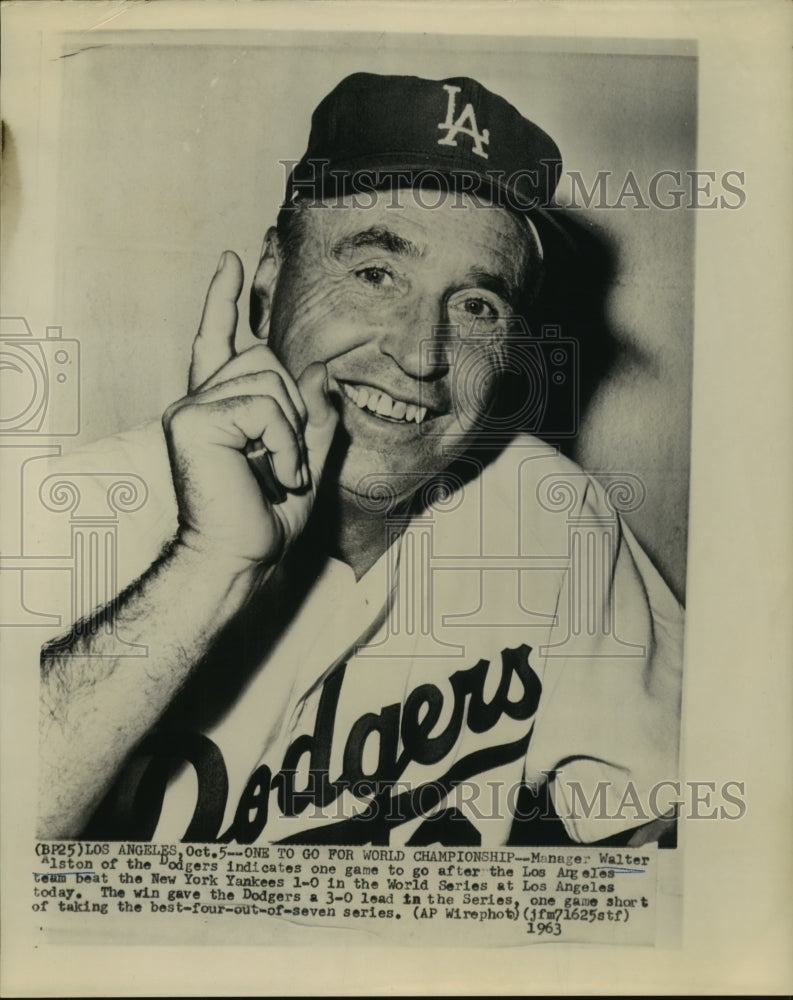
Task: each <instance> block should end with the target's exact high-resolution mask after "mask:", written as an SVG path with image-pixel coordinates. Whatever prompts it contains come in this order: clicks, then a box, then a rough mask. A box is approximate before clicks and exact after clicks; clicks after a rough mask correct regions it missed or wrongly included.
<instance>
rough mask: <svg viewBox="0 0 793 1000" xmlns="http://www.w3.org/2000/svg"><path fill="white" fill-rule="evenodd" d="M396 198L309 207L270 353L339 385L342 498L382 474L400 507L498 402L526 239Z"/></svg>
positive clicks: (518, 232) (489, 218)
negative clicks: (324, 371) (321, 370)
mask: <svg viewBox="0 0 793 1000" xmlns="http://www.w3.org/2000/svg"><path fill="white" fill-rule="evenodd" d="M398 195H399V197H398V198H395V193H394V192H390V191H384V192H379V193H378V195H377V198H376V203H375V204H374V206H373V207H371V208H368V207H367V208H363V207H358V206H354V205H352V204H349V203H348V204H343V205H333V206H326V207H317V206H312V207H310V208H307V209H305V213H306V215H307V217H308V218H307V221H306V227H305V234H304V239H303V241H302V243H301V245H300V249H299V251H298V252H297V253H296V254H295V255H294V256H293V258H292V259H290V260H289V261H288V262H287V263H285V264H283V265H282V267H281V270H280V273H279V275H278V278H277V284H276V289H275V294H274V297H273V303H272V315H271V321H270V334H269V343H270V346H271V347H272V349H273V350H274V352H275V353H276V354H277V355H278V357H279V358H280V359H281V361H282V362H283V363H284V365H285V366H286V367H287V369H288V370H289V371H290V373H291V374H292V375H293V376H295V377H297V376H299V375H300V373H301V372H302V371H303V369H304V368H305V367H306V365H308V364H310V363H311V362H312V361H323V362H325V364H326V365H327V367H328V371H329V373H330V374H331V376H333V378H335V379H336V380H337V381H338V383H339V385H340V387H341V390H342V393H341V419H342V423H343V425H344V429H345V431H346V437H347V438H348V441H347V448H346V454H345V456H344V458H343V461H342V464H341V471H340V479H339V482H340V485H341V487H342V489H343V490H346V491H351V492H353V493H358V494H364V493H366V492H367V489H366V487H367V484H368V486H369V488H371V484H372V479H373V477H378V476H379V478H380V481H384V482H387V484H388V486H389V488H390V490H393V491H394V492H395V494H396V495H397V496H398V497H400V498H402V497H407V496H409V495H410V494H411V493H413V492H414V491H415V489H416V488H417V487H418V486H420V485H421V483H423V482H424V481H426V479H427V477H428V475H430V474H432V473H433V472H438V471H440V470H442V469H443V468H445V467H446V466H448V465H449V464H450V462H451V461H452V460H453V459H454V458H455V457H456V456H457V455H460V454H462V453H463V452H464V451H465V450H466V446H467V445H468V444H470V442H471V440H472V439H473V437H474V436H475V433H476V430H477V426H478V425H479V424H480V423H481V420H482V418H483V417H484V416H485V415H486V413H487V411H488V409H489V408H490V407H491V405H492V402H493V398H494V393H495V389H496V383H497V377H498V373H499V370H500V369H501V368H502V367H503V360H504V348H505V342H506V337H507V332H508V327H509V322H508V321H509V317H510V315H512V314H513V313H514V311H515V305H516V303H517V301H518V298H519V293H520V288H521V285H522V282H523V277H524V275H523V271H524V268H525V266H526V261H527V260H528V259H529V256H530V254H529V239H530V237H529V235H528V233H527V231H526V230H524V229H523V226H522V224H521V222H520V221H519V220H518V219H515V218H513V216H512V215H510V214H509V213H508V212H506V211H505V210H503V209H500V208H496V207H483V206H482V205H481V204H479V205H477V204H475V203H474V202H472V201H470V200H468V199H467V198H462V199H461V198H460V197H454V196H449V197H446V198H444V199H442V200H441V203H440V204H438V206H437V207H433V208H428V207H424V206H423V205H422V204H421V203H420V202H419V201H418V200H417V199H415V198H414V197H412V192H411V191H399V192H398ZM438 197H439V195H438V194H437V193H436V194H434V195H433V197H432V199H430V198H429V196H428V197H427V198H426V199H425V201H426V203H427V204H428V205H429V204H432V205H435V203H436V202H437V200H438ZM395 202H398V204H399V205H400V206H401V207H399V208H396V207H394V203H395ZM389 206H391V207H389ZM450 325H451V326H452V327H454V326H457V327H458V328H459V332H457V333H454V332H453V331H451V332H450V330H449V329H448V328H449V326H450ZM439 327H441V329H440V330H439V329H438V328H439ZM364 477H366V480H365V481H364Z"/></svg>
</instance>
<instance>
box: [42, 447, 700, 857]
mask: <svg viewBox="0 0 793 1000" xmlns="http://www.w3.org/2000/svg"><path fill="white" fill-rule="evenodd" d="M111 456H112V461H111ZM111 464H112V468H113V473H114V474H119V475H120V474H122V473H124V474H132V476H133V477H136V478H137V477H139V480H140V482H143V483H145V492H146V498H145V502H144V503H142V504H139V505H138V509H136V510H134V511H133V510H131V509H130V512H129V513H123V514H120V515H119V516H118V518H117V528H116V530H115V538H116V542H117V557H114V558H117V560H118V571H117V573H116V586H121V585H122V584H124V583H126V582H127V581H128V580H130V579H132V578H134V576H135V575H137V574H139V573H140V572H142V571H143V570H144V569H145V568H146V566H147V565H148V564H149V563H150V562H151V561H152V559H153V558H154V557H155V556H156V554H157V553H158V551H159V549H160V548H161V546H162V545H163V543H164V542H165V541H167V539H168V538H169V537H170V536H171V535H172V533H173V530H174V528H175V503H174V499H173V489H172V485H171V482H170V477H169V473H168V464H167V459H166V457H165V449H164V442H163V440H162V434H161V431H160V430H159V428H158V427H156V428H155V427H149V428H146V429H142V430H139V431H135V432H130V433H129V434H126V435H120V436H118V437H117V438H115V439H109V441H108V442H103V443H102V444H100V445H97V446H95V447H93V448H89V449H84V450H83V451H82V452H80V453H76V454H75V455H73V456H71V457H69V458H66V459H63V460H61V461H60V467H61V468H63V469H66V470H70V472H69V471H67V472H66V473H65V475H66V477H68V475H69V474H71V475H72V476H73V477H74V478H76V479H77V478H79V482H80V484H81V487H82V488H83V490H84V491H85V492H86V493H88V491H89V487H88V483H89V482H95V481H96V480H97V479H102V477H103V476H104V478H105V479H106V478H107V474H108V470H109V469H110V467H111ZM479 465H481V463H479ZM477 472H478V474H475V473H477ZM50 478H51V476H50ZM102 488H105V487H102ZM631 488H634V493H633V495H632V496H631V495H629V494H630V490H631ZM639 489H640V484H638V483H635V482H634V483H631V482H630V477H628V481H626V482H622V483H612V484H609V483H608V482H606V485H605V486H603V485H601V484H598V483H597V482H595V481H594V480H593V479H591V478H590V477H588V476H586V475H585V474H584V473H583V472H582V471H581V470H580V469H579V468H578V467H577V466H576V465H575V464H574V463H572V462H570V461H569V460H567V459H565V458H563V457H561V456H560V455H559V454H558V453H557V452H556V450H555V449H553V448H551V447H550V446H548V445H546V444H544V443H542V442H539V441H538V440H536V439H534V438H531V437H528V436H524V437H521V438H518V439H517V440H516V441H515V443H514V444H513V445H511V446H510V447H507V448H506V449H505V450H504V451H503V452H502V454H501V455H500V456H499V457H498V458H497V459H496V460H495V461H493V462H491V463H490V464H488V465H486V466H485V467H484V468H481V469H480V468H479V466H478V464H477V462H476V459H475V458H474V459H472V465H471V467H470V468H469V470H468V474H467V475H464V476H461V477H460V478H456V477H455V475H447V476H446V477H444V479H443V482H442V483H441V484H440V485H439V484H435V485H434V486H432V487H428V496H427V497H426V500H427V501H428V502H427V504H426V508H425V509H424V510H423V511H422V513H420V514H418V515H415V516H414V517H412V518H411V519H410V520H409V521H408V522H407V523H400V522H399V521H398V520H397V519H395V518H393V517H392V518H390V519H389V518H386V530H388V531H389V533H390V534H389V542H390V544H389V546H388V548H387V550H386V552H385V554H384V555H383V556H382V558H381V559H380V560H379V562H378V563H377V564H376V565H375V566H374V567H372V569H371V570H370V571H369V572H368V573H367V574H366V575H365V576H364V577H363V578H362V579H361V580H359V581H356V579H355V577H354V574H353V573H352V570H351V569H350V567H348V566H347V565H345V564H344V563H341V562H339V561H337V560H334V559H330V558H324V557H319V556H317V555H316V553H313V554H310V555H309V556H307V555H306V553H301V552H300V548H299V547H298V548H297V549H296V550H295V552H294V553H293V554H292V555H291V556H290V557H289V558H288V559H287V560H286V561H285V563H284V564H283V566H282V567H281V568H280V570H279V571H278V572H277V573H276V575H275V576H274V577H273V578H271V580H270V581H269V582H268V584H267V585H266V587H265V589H264V590H263V591H262V593H261V594H257V595H256V597H255V599H254V600H253V601H252V602H251V604H250V606H249V607H248V608H246V609H245V611H244V612H243V613H242V614H241V615H240V616H239V617H238V619H237V620H236V621H235V622H234V623H233V624H232V625H231V626H230V627H229V628H228V629H226V631H225V633H224V634H223V635H222V636H221V637H220V639H219V641H218V643H217V644H216V647H215V648H214V650H213V654H212V657H211V658H210V661H209V662H208V663H206V664H203V665H202V666H201V668H200V669H199V670H198V671H197V673H196V674H195V675H194V677H193V679H192V681H191V682H190V683H189V684H188V686H187V688H186V689H185V691H184V692H183V694H182V695H181V696H180V697H179V699H177V701H176V702H175V703H174V705H172V707H171V709H170V710H169V711H168V712H167V713H166V715H165V717H164V718H163V719H162V720H161V722H160V723H159V724H158V726H157V727H156V729H155V730H154V731H153V732H152V733H151V734H150V735H149V736H148V737H147V738H146V739H145V740H144V741H143V742H142V743H141V745H140V746H139V747H138V748H137V749H136V750H135V751H134V752H133V754H132V755H131V756H130V758H129V760H128V762H127V764H126V765H125V767H124V768H123V769H122V771H121V773H120V775H119V778H118V781H117V782H116V785H115V786H114V788H113V789H112V790H111V792H110V794H109V795H108V797H107V799H106V801H105V803H104V804H103V806H102V808H101V809H100V812H99V814H98V816H97V817H96V819H95V821H94V822H93V823H92V824H91V825H89V827H88V829H87V830H86V832H85V835H86V836H97V837H102V838H108V839H153V840H157V841H169V840H191V841H229V842H231V841H235V842H239V843H252V842H254V841H259V840H261V841H274V842H282V843H285V842H290V843H298V842H304V843H312V844H321V843H332V844H375V845H406V844H409V845H424V844H436V843H437V844H444V845H480V846H489V845H502V844H509V843H519V842H521V837H522V836H523V833H522V831H524V830H525V829H526V827H525V824H526V823H527V822H529V821H530V820H532V819H537V818H539V819H540V821H542V819H543V817H544V816H546V817H547V816H548V815H549V814H552V813H554V812H555V813H556V814H557V815H558V817H559V818H561V821H562V823H563V824H564V828H565V831H566V834H567V836H568V837H570V838H572V839H573V840H575V841H582V842H592V841H596V840H602V839H604V838H607V837H609V836H612V835H613V834H615V833H617V832H619V831H620V830H624V829H627V828H630V827H633V826H637V825H639V824H641V823H642V822H644V821H646V820H647V819H653V818H655V817H656V816H658V815H659V814H660V812H662V811H664V809H665V808H666V805H667V803H666V802H665V800H664V799H663V796H662V795H660V796H659V794H658V790H659V786H661V785H662V783H664V782H671V781H673V780H674V779H675V778H676V776H677V753H678V726H679V710H680V670H681V659H682V610H681V608H680V606H679V604H678V603H677V601H676V600H675V599H674V598H673V597H672V595H671V593H670V592H669V591H668V589H667V587H666V585H665V584H664V583H663V581H662V580H661V578H660V577H659V575H658V574H657V572H656V571H655V569H654V568H653V566H652V565H651V564H650V562H649V560H648V559H647V557H646V556H645V555H644V553H643V552H642V550H641V548H640V547H639V545H638V544H637V542H636V540H635V539H634V537H633V535H632V534H631V532H630V530H629V529H628V528H627V527H626V525H625V524H624V523H623V522H622V520H621V518H620V517H619V514H618V509H619V508H620V507H621V506H622V507H623V508H625V507H626V506H627V508H628V509H630V505H631V503H637V502H640V500H641V497H640V496H639V495H638V493H637V490H639ZM141 492H143V491H141ZM371 502H372V503H377V496H376V494H373V496H372V498H371ZM130 506H132V507H134V504H132V505H129V504H128V507H130ZM175 611H177V612H178V609H175ZM118 639H119V642H120V643H123V635H122V636H119V637H118ZM144 652H145V651H144ZM127 654H128V655H130V656H134V655H136V651H135V650H134V649H129V650H128V651H127ZM549 802H550V803H552V805H553V810H551V809H550V808H549ZM549 822H550V820H549ZM556 822H557V824H558V820H557V821H556Z"/></svg>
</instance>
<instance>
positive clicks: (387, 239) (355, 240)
mask: <svg viewBox="0 0 793 1000" xmlns="http://www.w3.org/2000/svg"><path fill="white" fill-rule="evenodd" d="M367 247H375V248H377V249H379V250H384V251H385V252H386V253H392V254H398V255H400V256H402V257H421V255H422V251H421V250H420V249H419V247H417V246H416V244H415V243H412V242H411V241H410V240H406V239H405V238H404V237H403V236H397V234H396V233H395V232H392V231H391V230H390V229H384V228H383V227H381V226H371V227H370V228H369V229H363V230H361V231H360V232H358V233H351V234H350V235H349V236H342V238H341V239H340V240H337V241H336V242H335V243H334V244H333V246H332V247H331V254H332V255H333V257H336V258H339V257H342V256H343V255H344V254H346V253H350V252H351V251H352V250H362V249H365V248H367Z"/></svg>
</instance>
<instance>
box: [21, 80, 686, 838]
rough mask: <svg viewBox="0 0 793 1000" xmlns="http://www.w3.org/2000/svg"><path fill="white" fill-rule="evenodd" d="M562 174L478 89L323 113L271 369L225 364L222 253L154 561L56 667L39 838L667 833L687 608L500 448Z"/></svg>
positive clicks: (77, 633) (446, 89)
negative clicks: (508, 380) (666, 792)
mask: <svg viewBox="0 0 793 1000" xmlns="http://www.w3.org/2000/svg"><path fill="white" fill-rule="evenodd" d="M558 168H559V154H558V150H557V149H556V146H555V144H554V143H553V142H552V140H551V139H550V138H549V137H548V136H547V135H546V134H545V133H544V132H543V131H542V130H541V129H539V128H538V127H537V126H536V125H534V124H533V123H531V122H529V121H528V120H527V119H525V118H523V117H522V116H521V115H520V114H519V113H518V112H517V111H516V110H515V109H514V108H513V107H512V106H511V105H509V104H508V103H507V102H506V101H504V100H503V99H502V98H500V97H497V96H496V95H494V94H492V93H490V92H489V91H487V90H486V89H485V88H483V87H482V86H481V85H480V84H478V83H476V82H475V81H472V80H467V79H463V78H459V79H454V80H447V81H431V80H419V79H417V78H414V77H377V76H371V75H368V74H356V75H355V76H353V77H349V78H347V79H346V80H344V81H342V83H340V84H339V86H338V87H337V88H336V89H335V90H334V91H333V92H332V93H331V94H330V95H328V97H327V98H325V100H324V101H323V102H322V103H321V104H320V105H319V107H318V108H317V110H316V112H315V114H314V118H313V121H312V129H311V136H310V139H309V147H308V150H307V152H306V155H305V156H304V157H303V159H302V160H301V161H300V162H299V163H297V164H295V166H294V170H293V171H292V173H291V176H290V179H289V183H288V186H287V196H286V200H285V203H284V206H283V208H282V210H281V213H280V215H279V219H278V223H277V226H275V227H273V228H272V229H270V230H268V232H267V234H266V236H265V240H264V247H263V251H262V255H261V260H260V261H259V264H258V268H257V270H256V273H255V276H254V279H253V285H252V293H251V328H252V330H253V332H254V334H255V335H256V336H257V337H258V338H259V339H260V340H261V341H262V343H261V344H259V345H257V346H255V347H253V348H251V349H249V350H247V351H244V352H241V353H235V333H236V326H237V300H238V298H239V295H240V292H241V289H242V285H243V270H242V265H241V263H240V261H239V259H238V258H237V257H236V255H235V254H233V253H231V252H229V251H226V252H225V253H224V254H223V255H222V257H221V260H220V264H219V266H218V270H217V273H216V274H215V276H214V278H213V279H212V282H211V284H210V288H209V291H208V294H207V298H206V303H205V307H204V313H203V317H202V320H201V325H200V329H199V331H198V334H197V336H196V339H195V343H194V347H193V357H192V364H191V369H190V380H189V392H188V394H187V395H186V396H185V397H184V398H183V399H180V400H179V401H177V402H176V403H174V404H173V405H172V406H171V407H169V409H168V411H167V412H166V414H165V416H164V419H163V428H164V445H165V448H167V455H168V459H169V468H170V479H169V481H168V482H166V483H164V484H163V483H161V484H160V486H159V487H157V488H155V486H154V485H153V484H154V483H156V475H155V476H153V477H152V476H151V475H148V474H147V476H148V478H147V481H148V482H149V483H150V491H151V493H152V495H153V496H156V497H157V500H158V510H159V511H160V512H161V513H160V514H159V516H158V517H157V518H156V519H155V524H154V527H153V529H152V532H151V537H150V539H148V540H147V541H146V543H145V544H144V545H143V549H144V550H145V549H146V547H147V546H152V545H153V542H154V541H155V540H156V542H157V546H160V545H161V546H162V548H161V550H160V551H159V554H158V555H157V557H156V558H155V559H154V560H153V562H152V564H151V566H149V568H148V569H146V570H145V572H143V573H142V575H141V576H140V577H139V578H138V579H137V580H135V581H134V582H133V583H132V584H131V585H130V586H129V587H128V588H127V589H125V590H124V591H123V592H122V593H121V594H120V595H118V597H116V598H115V599H114V600H112V601H111V602H110V603H109V604H108V605H107V606H106V607H104V608H97V609H96V611H95V613H94V615H93V617H92V618H91V619H90V620H89V621H87V622H82V623H78V624H77V625H76V626H75V627H74V629H73V630H72V632H71V633H70V634H69V635H68V636H66V637H64V638H62V639H60V640H58V641H56V642H54V643H52V644H50V646H48V647H47V648H45V650H44V653H43V658H42V663H43V667H42V729H41V733H42V751H41V753H42V782H41V788H42V802H41V830H40V833H41V835H42V836H46V837H61V836H77V835H82V836H88V837H103V838H113V839H150V838H156V839H157V840H169V839H185V840H193V841H196V840H200V841H236V842H240V843H250V842H252V841H254V840H257V839H259V838H261V839H263V840H276V841H280V842H300V841H304V842H311V843H336V844H341V843H350V844H352V843H373V844H397V843H401V844H429V843H442V844H503V843H520V842H522V841H524V840H525V839H526V838H527V837H534V838H535V839H536V838H537V836H538V835H537V834H536V833H532V834H530V833H527V830H528V829H529V827H528V826H527V822H528V821H530V820H532V819H535V818H537V815H538V813H539V815H540V818H541V819H542V818H543V817H544V818H546V819H547V818H548V816H549V815H551V814H554V815H555V814H558V816H559V817H561V820H562V824H563V827H564V830H563V831H562V829H561V827H560V826H559V823H558V821H557V820H555V821H553V822H552V821H551V820H550V819H548V822H547V823H546V825H545V828H544V832H543V833H541V834H540V835H539V837H540V839H545V840H546V842H550V841H552V840H553V836H562V837H565V838H572V839H574V840H583V841H595V840H602V839H604V838H606V837H609V836H612V835H615V834H617V833H620V832H621V831H625V830H631V829H632V828H634V827H639V826H642V825H643V824H646V823H647V821H648V820H653V819H655V818H657V817H658V816H660V815H661V814H662V812H663V811H664V807H663V806H662V803H661V800H659V798H658V796H657V794H656V792H657V785H658V783H659V782H662V781H668V780H669V779H671V778H674V776H675V773H676V756H677V722H678V711H679V674H680V646H681V637H682V623H681V613H680V609H679V606H678V605H677V602H676V601H675V600H674V598H672V596H671V594H670V593H669V592H668V591H667V589H666V587H665V586H664V584H663V583H662V581H661V580H660V577H658V575H657V573H656V572H655V570H654V569H653V567H652V566H651V565H650V563H649V562H648V560H647V559H646V557H645V556H644V554H643V553H642V552H641V550H640V548H639V547H638V545H637V544H636V542H635V540H634V539H633V537H632V536H631V534H630V532H629V531H628V529H627V528H625V526H624V525H622V523H621V521H620V519H619V517H618V516H617V514H616V513H615V510H614V506H613V504H610V502H609V495H608V493H607V492H606V491H604V490H603V489H602V488H601V487H600V486H598V485H597V484H596V483H595V482H594V481H592V480H590V479H588V478H587V477H586V476H585V475H584V474H583V473H582V472H581V470H579V469H577V468H576V467H575V466H574V465H573V464H572V463H570V462H568V461H566V460H565V459H563V458H561V457H560V456H559V455H558V454H557V452H556V450H555V449H553V448H551V447H549V446H547V445H544V444H542V443H541V442H540V441H538V440H537V439H535V438H533V437H530V436H529V435H526V434H523V433H521V431H520V427H519V425H518V424H519V422H518V421H517V420H516V419H512V421H511V423H510V422H509V421H507V423H506V424H505V421H504V419H503V411H504V396H503V385H504V376H505V375H506V374H507V373H509V372H511V371H513V370H514V367H515V366H514V354H515V351H516V350H519V349H520V345H521V343H523V342H524V340H525V336H526V332H525V322H524V321H523V319H522V312H523V310H524V309H525V307H526V305H527V303H528V302H529V301H530V300H531V297H532V295H533V294H534V293H535V292H536V289H537V287H538V283H539V280H540V278H541V273H542V263H543V255H544V252H545V251H544V248H543V242H542V237H541V232H542V226H543V225H545V224H547V223H546V220H544V217H543V216H542V214H541V213H538V211H537V210H538V208H539V207H540V206H541V204H543V203H544V202H545V200H546V199H547V198H548V197H550V194H551V192H552V189H553V178H554V177H556V176H557V175H558ZM493 428H496V429H497V431H498V433H496V434H493V433H492V431H493ZM507 432H508V433H507ZM150 437H151V435H150ZM151 447H153V448H154V450H155V451H156V450H158V447H159V449H160V450H164V449H163V448H162V438H161V437H160V444H159V446H158V445H157V442H156V441H154V443H153V444H152V445H151ZM102 454H106V452H103V453H102ZM571 484H572V486H573V487H575V488H574V489H573V494H574V495H573V499H571V500H570V502H569V503H568V504H567V505H566V506H565V505H564V504H561V505H560V502H559V499H558V497H559V490H560V489H562V488H566V489H568V493H569V492H570V490H569V487H570V486H571ZM560 511H561V514H562V516H561V517H560ZM172 517H173V519H172ZM571 524H572V525H575V526H577V527H576V528H575V530H573V529H571ZM581 526H585V527H586V531H585V532H584V533H583V534H582V531H584V529H583V528H582V527H581ZM165 527H167V529H168V530H167V532H166V531H165V530H164V528H165ZM510 529H514V530H513V532H512V535H509V531H510ZM505 531H506V534H505ZM576 532H578V534H576ZM508 536H509V537H511V538H512V539H513V540H514V539H517V543H515V544H516V545H517V548H515V547H514V546H513V548H511V549H510V548H508V547H507V548H505V544H506V543H505V538H507V537H508ZM582 539H583V548H582ZM163 543H164V544H163ZM155 552H156V549H153V551H152V555H154V554H155ZM582 553H584V554H583V555H582ZM118 635H123V636H124V639H125V642H126V643H127V645H128V646H134V645H135V644H137V645H138V646H141V647H144V646H145V648H146V649H147V655H146V656H145V657H138V658H135V657H125V656H119V655H118V647H117V643H116V641H115V637H117V636H118ZM543 795H545V796H546V804H547V805H548V808H547V809H546V810H545V811H543V810H542V809H539V810H538V808H537V805H536V803H537V802H540V801H541V800H542V797H543ZM577 796H578V798H576V797H577ZM593 801H596V803H597V806H596V808H595V809H594V812H593V809H592V807H591V805H590V804H591V803H592V802H593ZM551 802H552V804H553V807H554V810H555V813H553V810H550V803H551ZM579 807H585V808H579ZM551 829H552V830H553V834H552V833H550V832H549V831H550V830H551Z"/></svg>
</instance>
